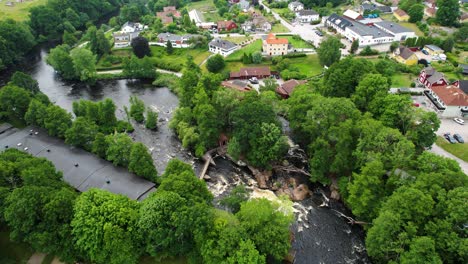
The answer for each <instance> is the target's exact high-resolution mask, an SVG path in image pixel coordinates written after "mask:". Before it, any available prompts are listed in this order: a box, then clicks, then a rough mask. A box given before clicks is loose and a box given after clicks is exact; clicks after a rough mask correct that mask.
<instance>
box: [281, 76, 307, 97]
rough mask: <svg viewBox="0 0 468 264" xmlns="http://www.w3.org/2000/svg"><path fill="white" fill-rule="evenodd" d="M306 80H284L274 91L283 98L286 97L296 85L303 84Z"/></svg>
mask: <svg viewBox="0 0 468 264" xmlns="http://www.w3.org/2000/svg"><path fill="white" fill-rule="evenodd" d="M306 82H307V81H298V80H294V79H292V80H289V81H287V82H284V83H283V84H282V85H280V86H278V88H276V93H277V94H279V95H280V96H281V97H283V98H284V99H287V98H289V96H290V95H291V94H292V92H293V91H294V88H296V86H298V85H301V84H304V83H306Z"/></svg>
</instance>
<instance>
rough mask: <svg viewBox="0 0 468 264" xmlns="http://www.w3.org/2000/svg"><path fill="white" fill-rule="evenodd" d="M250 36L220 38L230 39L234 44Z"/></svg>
mask: <svg viewBox="0 0 468 264" xmlns="http://www.w3.org/2000/svg"><path fill="white" fill-rule="evenodd" d="M252 38H253V37H246V36H242V37H222V39H224V40H227V41H230V42H232V43H236V44H241V43H242V42H244V41H247V40H250V39H252Z"/></svg>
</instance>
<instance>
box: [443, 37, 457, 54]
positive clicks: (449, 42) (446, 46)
mask: <svg viewBox="0 0 468 264" xmlns="http://www.w3.org/2000/svg"><path fill="white" fill-rule="evenodd" d="M453 45H455V40H454V39H453V37H448V38H446V39H445V40H444V42H442V45H441V48H442V49H443V50H444V51H445V52H452V49H453Z"/></svg>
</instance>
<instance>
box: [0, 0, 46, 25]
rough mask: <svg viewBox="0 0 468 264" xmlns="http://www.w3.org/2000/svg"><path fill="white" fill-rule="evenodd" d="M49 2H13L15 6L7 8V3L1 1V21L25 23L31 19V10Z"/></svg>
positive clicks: (32, 0)
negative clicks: (11, 20) (9, 19)
mask: <svg viewBox="0 0 468 264" xmlns="http://www.w3.org/2000/svg"><path fill="white" fill-rule="evenodd" d="M47 1H48V0H30V1H28V2H22V3H18V2H16V1H11V2H13V4H14V6H6V5H5V2H6V1H0V19H7V18H11V19H13V20H16V21H24V20H26V19H28V18H29V9H31V8H32V7H34V6H39V5H43V4H45V3H47Z"/></svg>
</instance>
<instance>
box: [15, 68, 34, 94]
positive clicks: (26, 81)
mask: <svg viewBox="0 0 468 264" xmlns="http://www.w3.org/2000/svg"><path fill="white" fill-rule="evenodd" d="M8 84H12V85H16V86H18V87H21V88H24V89H26V90H27V91H29V92H31V93H33V94H35V93H38V92H40V90H39V83H38V82H37V81H36V80H34V79H33V78H32V77H31V75H28V74H25V73H23V72H20V71H17V72H15V73H14V74H13V76H12V77H11V81H10V82H9V83H8Z"/></svg>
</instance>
